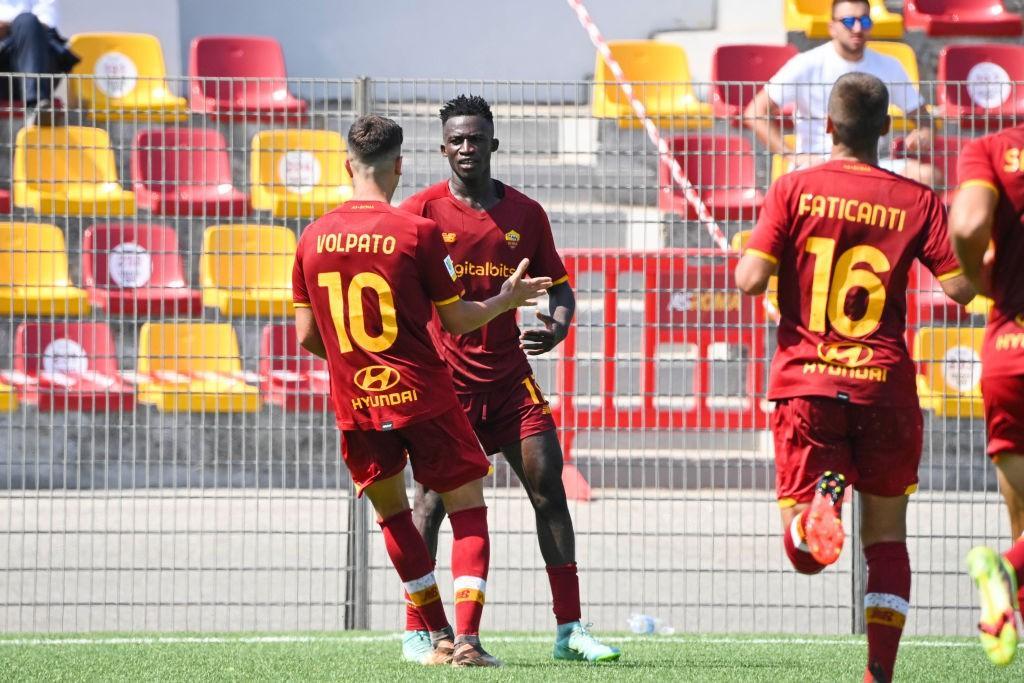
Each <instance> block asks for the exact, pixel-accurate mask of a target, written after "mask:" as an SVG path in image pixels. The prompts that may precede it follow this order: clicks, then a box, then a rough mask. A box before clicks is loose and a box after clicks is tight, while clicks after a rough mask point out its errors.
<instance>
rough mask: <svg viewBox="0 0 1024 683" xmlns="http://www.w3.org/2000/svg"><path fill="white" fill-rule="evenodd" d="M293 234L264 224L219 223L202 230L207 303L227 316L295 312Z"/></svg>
mask: <svg viewBox="0 0 1024 683" xmlns="http://www.w3.org/2000/svg"><path fill="white" fill-rule="evenodd" d="M295 243H296V240H295V233H293V232H292V231H291V230H289V229H288V228H280V227H270V226H266V225H217V226H213V227H211V228H207V229H206V231H205V232H204V233H203V254H202V256H201V257H200V258H199V278H200V283H201V285H202V288H203V304H204V305H205V306H211V307H213V308H218V309H220V311H221V313H223V314H224V315H293V314H294V308H293V307H292V265H293V263H294V262H295Z"/></svg>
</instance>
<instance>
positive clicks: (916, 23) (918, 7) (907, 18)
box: [903, 0, 1021, 36]
mask: <svg viewBox="0 0 1024 683" xmlns="http://www.w3.org/2000/svg"><path fill="white" fill-rule="evenodd" d="M903 22H904V24H905V25H906V27H907V28H908V29H914V30H918V31H925V32H926V33H927V34H928V35H930V36H1019V35H1020V34H1021V17H1020V15H1019V14H1014V13H1013V12H1007V11H1006V5H1005V4H1004V3H1003V0H907V2H905V3H903Z"/></svg>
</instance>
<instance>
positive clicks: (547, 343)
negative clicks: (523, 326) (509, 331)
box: [520, 282, 576, 356]
mask: <svg viewBox="0 0 1024 683" xmlns="http://www.w3.org/2000/svg"><path fill="white" fill-rule="evenodd" d="M574 315H576V295H575V294H574V293H573V291H572V287H571V286H570V285H569V283H568V282H563V283H561V284H558V285H555V286H554V287H552V288H551V289H549V290H548V312H547V313H544V312H542V311H537V319H538V320H540V321H541V322H542V323H543V324H544V327H540V328H533V329H529V330H526V331H525V332H523V334H522V336H521V337H520V339H521V343H520V347H521V348H522V349H523V350H524V351H526V354H527V355H528V356H539V355H541V354H544V353H547V352H548V351H550V350H551V349H553V348H555V347H556V346H558V345H559V344H561V343H562V340H564V339H565V337H566V335H568V334H569V326H570V325H571V324H572V319H573V316H574Z"/></svg>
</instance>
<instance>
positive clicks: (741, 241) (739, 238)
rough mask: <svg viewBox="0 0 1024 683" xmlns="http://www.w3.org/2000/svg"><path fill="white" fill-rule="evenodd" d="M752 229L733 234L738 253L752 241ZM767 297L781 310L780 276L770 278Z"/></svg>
mask: <svg viewBox="0 0 1024 683" xmlns="http://www.w3.org/2000/svg"><path fill="white" fill-rule="evenodd" d="M751 232H752V231H751V230H740V231H739V232H738V233H736V234H735V235H733V236H732V240H731V241H730V246H731V247H732V250H733V251H735V252H737V253H743V250H744V249H746V248H747V242H749V241H750V233H751ZM764 295H765V298H767V299H768V303H770V304H771V305H772V307H773V308H774V309H775V310H776V311H777V310H779V276H778V275H772V276H771V277H770V278H768V289H766V290H765V292H764Z"/></svg>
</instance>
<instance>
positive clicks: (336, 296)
mask: <svg viewBox="0 0 1024 683" xmlns="http://www.w3.org/2000/svg"><path fill="white" fill-rule="evenodd" d="M316 283H317V284H318V285H319V286H321V287H323V288H325V289H326V290H327V298H328V300H329V301H330V305H331V321H332V322H333V323H334V331H335V332H336V333H337V334H338V346H339V347H340V348H341V352H342V353H350V352H351V351H353V347H352V342H353V341H355V343H356V344H358V345H359V346H360V347H361V348H362V349H363V350H365V351H369V352H370V353H380V352H381V351H385V350H387V349H389V348H390V347H391V345H392V344H394V343H395V339H397V338H398V316H397V314H396V313H395V297H394V295H393V294H392V292H391V287H390V286H389V285H388V283H387V280H385V279H384V278H382V277H381V276H380V275H378V274H377V273H370V272H362V273H358V274H357V275H355V276H354V277H353V278H352V280H351V281H350V282H349V283H348V291H347V296H346V291H345V287H344V285H343V283H342V281H341V273H339V272H337V271H333V272H329V273H320V274H319V275H317V281H316ZM366 289H369V290H372V291H373V292H374V293H375V294H376V296H377V304H378V305H377V307H378V309H379V310H380V319H381V332H380V334H379V335H377V336H373V335H372V334H371V333H370V332H368V331H367V330H366V317H365V315H364V314H363V291H364V290H366ZM346 300H347V301H346ZM346 303H347V306H346ZM346 314H347V315H346ZM346 321H347V323H348V332H346V331H345V323H346ZM349 334H351V337H350V336H349Z"/></svg>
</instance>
